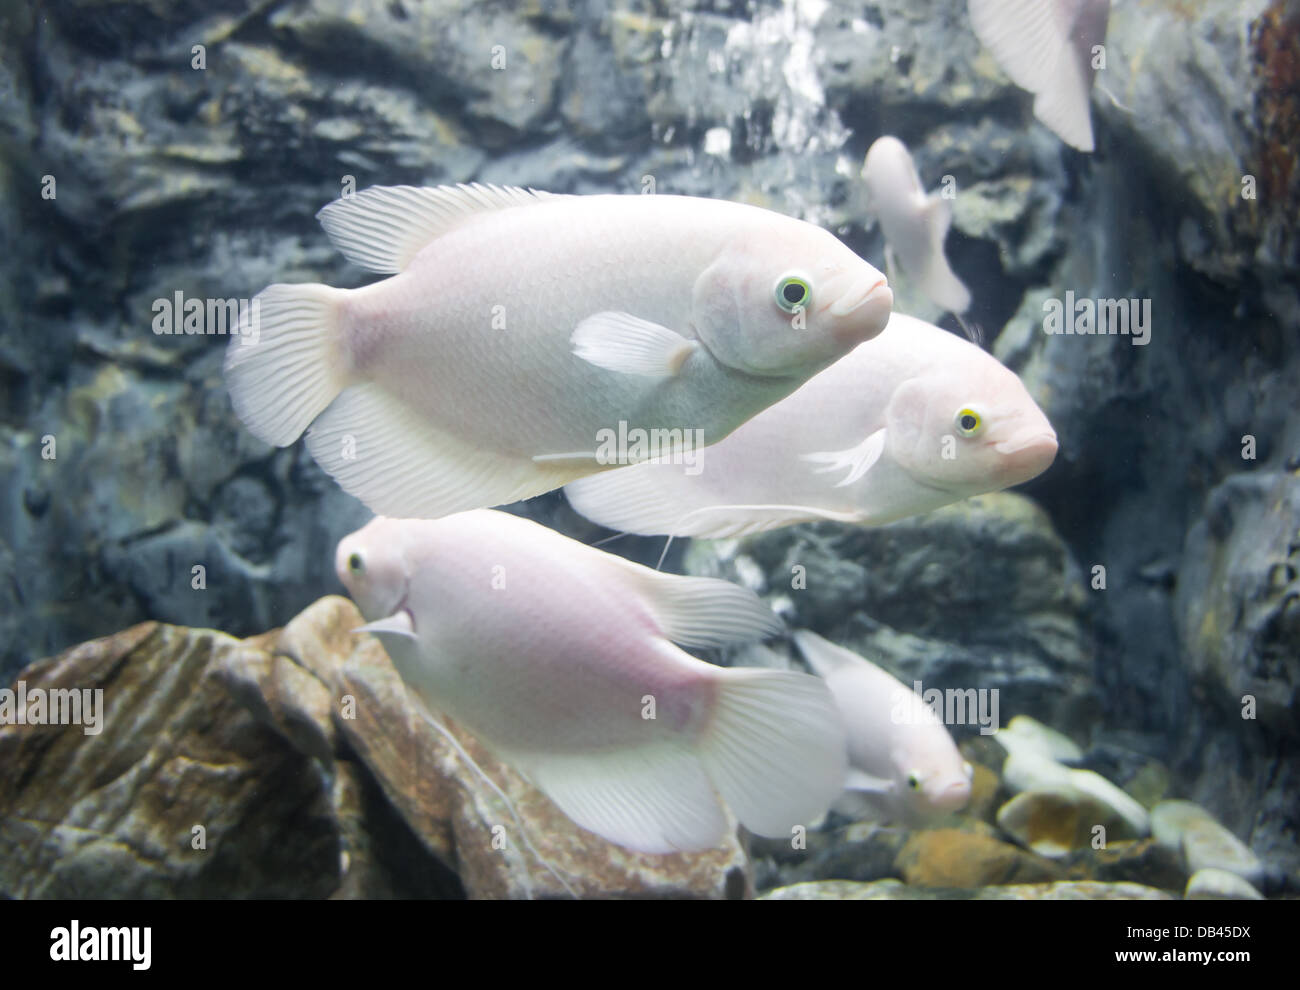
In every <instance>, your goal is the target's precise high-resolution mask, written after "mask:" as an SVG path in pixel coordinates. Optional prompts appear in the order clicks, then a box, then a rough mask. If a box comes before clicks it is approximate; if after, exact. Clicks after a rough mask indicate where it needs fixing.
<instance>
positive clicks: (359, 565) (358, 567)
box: [348, 552, 366, 574]
mask: <svg viewBox="0 0 1300 990" xmlns="http://www.w3.org/2000/svg"><path fill="white" fill-rule="evenodd" d="M365 569H366V562H365V561H364V560H362V559H361V554H359V553H355V552H354V553H353V554H351V555H350V556H349V557H348V570H349V571H351V572H352V573H353V574H361V573H363V572H364V571H365Z"/></svg>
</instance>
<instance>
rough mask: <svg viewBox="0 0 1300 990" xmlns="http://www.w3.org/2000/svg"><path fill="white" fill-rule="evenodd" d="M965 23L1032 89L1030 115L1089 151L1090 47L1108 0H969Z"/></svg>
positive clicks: (1099, 39) (1102, 25)
mask: <svg viewBox="0 0 1300 990" xmlns="http://www.w3.org/2000/svg"><path fill="white" fill-rule="evenodd" d="M970 19H971V26H972V27H973V28H974V29H975V35H976V36H977V37H978V38H979V40H980V43H981V44H982V45H983V46H984V47H985V48H987V49H988V50H989V52H990V53H991V54H992V55H993V58H994V60H995V61H996V62H997V63H998V65H999V66H1001V68H1002V71H1003V72H1005V73H1006V74H1007V75H1008V76H1010V77H1011V81H1012V82H1014V83H1015V84H1016V85H1017V86H1019V87H1020V88H1021V89H1023V90H1027V91H1028V92H1030V93H1033V94H1034V116H1035V117H1037V118H1038V119H1039V120H1040V121H1042V123H1043V124H1045V125H1046V126H1047V127H1048V128H1050V129H1051V130H1052V131H1053V132H1054V133H1055V134H1056V135H1057V137H1059V138H1060V139H1061V140H1062V141H1064V142H1065V143H1066V144H1068V145H1070V146H1071V147H1074V148H1078V149H1079V150H1080V151H1092V150H1093V138H1092V109H1091V106H1090V94H1091V93H1092V83H1093V78H1094V76H1095V75H1096V70H1095V69H1094V68H1093V58H1094V55H1093V49H1094V47H1096V46H1097V45H1100V44H1102V43H1103V42H1104V41H1105V40H1106V25H1107V22H1108V21H1109V20H1110V0H970Z"/></svg>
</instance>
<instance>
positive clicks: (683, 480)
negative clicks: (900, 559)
mask: <svg viewBox="0 0 1300 990" xmlns="http://www.w3.org/2000/svg"><path fill="white" fill-rule="evenodd" d="M1056 446H1057V445H1056V434H1055V432H1054V431H1053V430H1052V427H1051V424H1050V423H1049V422H1048V421H1047V417H1046V416H1044V415H1043V412H1042V410H1040V409H1039V408H1038V406H1037V405H1036V404H1035V403H1034V400H1033V399H1032V398H1031V397H1030V395H1029V393H1028V392H1027V391H1026V390H1025V387H1024V384H1023V383H1022V382H1021V381H1020V379H1019V377H1017V376H1016V374H1015V373H1014V372H1012V371H1011V370H1010V369H1008V368H1007V367H1005V366H1004V365H1002V364H1001V363H1000V362H998V361H997V359H996V358H994V357H993V356H992V355H990V354H988V353H987V352H985V351H983V350H981V349H980V348H979V347H976V346H975V345H974V344H972V343H970V342H969V341H966V340H963V339H962V338H960V337H957V336H955V335H954V334H951V333H948V332H947V331H945V330H943V329H942V328H940V327H937V326H935V325H934V324H932V323H926V322H925V321H924V320H918V319H915V318H913V317H910V316H904V315H903V314H901V313H895V314H894V315H893V316H892V317H891V318H890V321H889V326H888V327H886V329H885V332H884V333H882V334H881V335H880V336H879V337H877V338H875V339H874V340H872V341H869V342H868V343H865V344H861V345H859V346H858V347H857V349H855V350H854V351H853V353H852V354H850V355H848V357H846V358H844V359H843V360H841V361H839V362H838V363H836V364H834V365H832V366H831V367H830V368H827V369H826V370H825V371H823V372H822V373H821V374H819V375H817V376H816V377H815V378H813V379H812V380H811V381H809V382H808V383H807V384H806V385H804V386H803V387H802V388H801V389H799V390H798V391H797V392H795V393H794V394H793V395H791V396H790V397H789V398H787V399H785V400H783V401H782V402H779V403H777V404H776V405H775V406H773V407H771V408H770V409H767V410H765V411H764V412H762V413H761V414H759V415H758V416H755V417H754V418H753V419H752V420H750V421H749V422H748V423H746V424H745V425H744V426H742V427H741V428H740V429H738V430H736V432H735V433H733V434H732V435H731V436H729V437H727V439H725V440H723V441H722V442H721V443H718V444H715V445H714V446H712V447H709V448H707V449H705V450H703V451H701V456H700V459H699V463H698V465H696V467H695V468H694V469H693V470H694V473H691V472H690V471H688V470H686V469H685V468H684V467H683V466H682V465H680V464H673V463H668V462H666V461H664V460H663V459H662V458H661V459H659V460H657V461H654V462H650V463H645V464H637V465H633V466H631V467H628V468H625V469H623V470H620V471H611V472H609V473H608V474H603V475H599V476H597V477H592V478H585V479H583V480H581V481H578V482H575V483H573V484H570V485H569V486H568V487H567V488H566V490H565V491H566V493H567V495H568V497H569V501H570V502H571V503H572V504H573V506H574V508H575V509H577V510H578V511H579V512H580V513H582V514H583V515H584V516H586V517H587V518H589V519H591V520H593V521H595V522H598V523H600V524H601V525H603V526H608V527H610V528H612V529H618V530H623V531H625V532H630V533H644V534H647V535H654V534H667V535H673V536H698V537H729V536H741V535H745V534H747V533H755V532H761V531H763V530H769V529H776V528H778V527H781V526H788V525H791V524H793V523H799V522H811V521H814V520H818V519H829V520H835V521H839V522H846V523H853V524H857V525H861V526H876V525H881V524H883V523H888V522H893V521H894V520H896V519H901V518H904V517H906V516H911V515H916V514H919V513H922V512H929V511H931V510H933V509H937V508H939V507H940V506H943V505H947V504H949V503H951V502H956V501H959V500H960V499H963V498H967V497H969V496H971V495H978V494H981V493H984V492H990V491H997V490H999V489H1002V488H1008V487H1010V486H1011V485H1017V484H1020V483H1021V482H1024V481H1028V480H1029V479H1030V478H1033V477H1035V476H1036V475H1038V474H1040V473H1042V472H1043V471H1045V470H1046V469H1047V467H1048V465H1050V464H1051V463H1052V460H1053V458H1054V457H1055V456H1056Z"/></svg>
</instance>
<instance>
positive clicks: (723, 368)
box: [226, 186, 892, 517]
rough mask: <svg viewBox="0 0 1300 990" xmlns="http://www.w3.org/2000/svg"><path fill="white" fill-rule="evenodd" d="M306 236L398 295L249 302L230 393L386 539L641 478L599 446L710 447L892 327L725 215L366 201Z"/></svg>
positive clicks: (277, 297) (769, 239)
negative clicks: (599, 479) (397, 528)
mask: <svg viewBox="0 0 1300 990" xmlns="http://www.w3.org/2000/svg"><path fill="white" fill-rule="evenodd" d="M320 220H321V223H322V224H323V225H324V227H325V230H326V232H327V233H328V234H329V236H330V238H331V239H332V240H333V242H334V244H335V246H336V247H338V248H339V250H341V251H342V252H343V253H344V254H345V255H346V256H347V257H348V258H349V259H351V260H352V261H353V262H355V263H356V264H358V265H361V266H362V267H364V268H367V269H369V270H371V271H375V272H383V273H396V274H393V275H392V277H391V278H387V279H384V280H383V281H380V282H376V283H374V284H372V285H368V286H365V287H363V288H360V289H352V290H346V289H334V288H330V287H328V286H324V285H311V284H307V285H273V286H271V287H269V288H268V289H266V290H264V291H263V292H262V293H260V294H259V295H258V296H257V299H256V300H255V302H256V303H257V304H258V306H259V307H260V312H259V313H258V316H257V319H254V317H253V315H252V314H253V307H250V308H249V315H248V317H247V319H246V320H245V322H244V323H241V325H240V334H239V337H238V338H236V339H235V340H232V341H231V344H230V347H229V349H228V351H227V357H226V380H227V383H228V385H229V388H230V395H231V399H232V402H233V404H234V408H235V411H236V413H238V415H239V417H240V418H241V419H242V420H243V421H244V423H245V424H247V426H248V428H249V429H250V430H251V431H252V432H253V433H254V434H255V435H256V436H258V437H259V438H260V439H262V440H264V441H266V442H267V443H271V444H275V445H278V446H286V445H288V444H290V443H293V442H294V440H296V439H297V438H298V437H299V436H300V435H301V434H302V432H303V431H304V430H306V429H307V428H308V426H310V427H311V429H310V432H309V433H308V435H307V445H308V449H309V450H310V451H311V454H312V456H313V457H314V458H315V459H316V461H317V462H318V463H319V464H320V465H321V466H322V467H323V468H324V469H325V470H326V471H327V472H329V473H330V474H331V475H333V476H334V478H335V479H336V480H337V481H338V482H339V484H340V485H342V486H343V488H344V489H345V490H347V491H348V492H350V493H352V494H353V495H356V496H357V497H358V498H360V499H361V500H362V501H363V502H365V503H366V504H367V505H368V506H369V507H370V508H372V509H373V510H375V511H376V512H378V513H381V514H384V515H390V516H422V517H437V516H442V515H446V514H448V513H450V512H455V511H459V510H462V509H470V508H477V507H482V506H489V505H498V504H502V503H507V502H512V501H515V500H517V499H521V498H527V497H530V496H533V495H537V494H540V493H541V492H545V491H549V490H550V489H552V488H557V487H559V486H560V485H562V484H564V483H565V482H568V481H571V480H573V479H574V478H578V477H582V476H583V475H586V474H591V473H593V472H595V471H599V470H603V469H605V468H607V467H609V466H610V464H611V463H612V464H615V465H617V464H619V463H633V462H635V461H636V460H638V459H641V458H642V457H644V456H645V454H644V453H638V449H637V448H636V445H635V441H634V442H633V444H632V447H631V449H628V450H625V451H622V452H616V451H613V450H612V447H611V446H610V445H607V444H606V441H605V438H606V437H607V436H609V435H610V434H611V433H615V432H617V434H618V436H619V437H623V436H626V435H632V436H635V435H634V434H632V433H631V431H633V430H646V431H650V430H661V431H665V432H664V434H663V435H664V436H665V438H667V439H666V440H665V442H666V443H669V444H671V449H675V450H679V449H681V448H682V447H683V446H684V445H685V444H689V443H698V444H708V443H713V442H714V441H717V440H719V439H721V438H722V437H724V436H726V435H727V434H728V433H730V432H731V431H732V430H733V429H735V428H736V427H737V426H739V425H740V424H741V423H743V422H744V421H745V420H746V419H748V418H749V417H751V416H752V415H754V413H756V412H758V411H759V410H761V409H763V408H764V407H766V406H768V405H770V404H771V403H773V402H775V401H777V400H779V399H781V398H783V397H785V396H786V395H788V394H789V393H790V392H792V391H793V390H794V389H795V388H797V387H798V386H799V385H800V384H802V383H803V381H805V380H806V379H807V378H808V377H810V376H811V375H813V374H815V373H816V372H817V371H819V370H821V369H822V368H823V367H825V366H826V365H827V364H829V363H830V362H832V361H834V360H835V359H837V358H839V357H840V356H842V355H843V354H846V353H847V352H848V351H849V350H851V349H852V348H853V347H854V346H856V345H857V344H858V343H860V342H862V341H863V340H867V339H869V338H871V337H873V336H875V335H876V334H877V333H879V332H880V330H881V329H883V327H884V325H885V322H886V320H887V319H888V315H889V309H890V305H891V304H892V296H891V294H890V291H889V288H888V286H887V285H886V282H885V279H884V276H882V275H881V274H880V272H878V271H876V270H875V269H874V268H872V267H871V266H870V265H869V264H867V263H866V262H865V261H863V260H862V259H860V258H858V257H857V255H855V254H854V253H853V252H852V251H850V250H849V249H848V248H847V247H845V246H844V245H843V244H842V243H840V241H838V240H836V239H835V237H833V236H832V235H831V234H829V233H827V232H826V231H824V230H822V229H821V228H819V227H815V226H813V225H811V224H808V223H804V222H802V221H799V220H794V219H791V218H790V217H785V216H781V215H780V214H777V213H772V212H770V211H767V210H763V209H759V208H757V207H753V206H745V205H742V204H739V203H729V202H723V201H720V200H711V199H693V198H689V197H682V196H551V195H548V194H545V193H536V192H531V191H527V190H522V189H512V188H499V187H489V186H458V187H439V188H435V189H420V188H414V187H406V186H399V187H392V188H386V187H376V188H372V189H368V190H366V191H364V192H361V193H358V194H356V195H355V196H352V197H349V198H345V199H340V200H337V201H336V202H334V203H331V204H330V205H328V206H326V207H325V208H324V209H323V210H322V211H321V213H320ZM674 430H675V431H677V433H675V434H670V433H669V432H668V431H674ZM683 437H684V438H685V439H684V440H683V439H682V438H683Z"/></svg>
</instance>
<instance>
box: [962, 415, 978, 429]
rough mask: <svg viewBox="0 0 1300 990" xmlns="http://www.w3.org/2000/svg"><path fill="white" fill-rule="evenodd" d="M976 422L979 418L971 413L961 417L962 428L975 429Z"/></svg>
mask: <svg viewBox="0 0 1300 990" xmlns="http://www.w3.org/2000/svg"><path fill="white" fill-rule="evenodd" d="M976 422H977V420H976V419H975V417H974V416H972V415H971V414H970V413H967V414H966V415H965V416H963V417H962V418H961V428H962V429H963V430H973V429H975V423H976Z"/></svg>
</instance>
